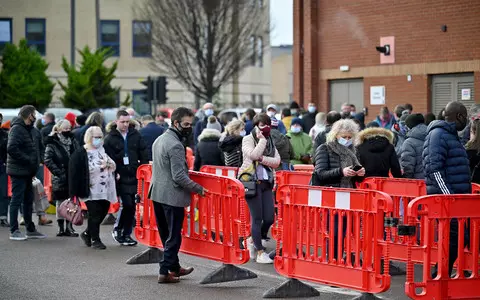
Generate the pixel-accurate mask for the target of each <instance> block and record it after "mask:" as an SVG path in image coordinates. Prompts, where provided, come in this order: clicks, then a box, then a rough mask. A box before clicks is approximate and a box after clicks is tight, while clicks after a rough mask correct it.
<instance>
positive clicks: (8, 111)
mask: <svg viewBox="0 0 480 300" xmlns="http://www.w3.org/2000/svg"><path fill="white" fill-rule="evenodd" d="M19 111H20V108H0V114H2V115H3V123H5V122H7V121H10V122H11V121H12V119H13V118H15V117H18V112H19ZM35 117H36V118H37V120H39V119H41V118H42V117H43V115H42V114H41V113H39V112H38V111H35Z"/></svg>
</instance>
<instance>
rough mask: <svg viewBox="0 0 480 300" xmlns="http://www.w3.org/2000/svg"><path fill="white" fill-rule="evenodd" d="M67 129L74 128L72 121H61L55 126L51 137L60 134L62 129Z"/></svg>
mask: <svg viewBox="0 0 480 300" xmlns="http://www.w3.org/2000/svg"><path fill="white" fill-rule="evenodd" d="M65 128H72V124H70V121H68V120H60V121H58V122H57V124H55V126H53V128H52V132H50V135H55V134H57V133H60V132H61V130H62V129H65Z"/></svg>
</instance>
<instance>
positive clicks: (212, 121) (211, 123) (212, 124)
mask: <svg viewBox="0 0 480 300" xmlns="http://www.w3.org/2000/svg"><path fill="white" fill-rule="evenodd" d="M206 128H207V129H216V130H218V132H222V125H220V123H218V121H217V118H216V117H215V116H210V117H209V118H208V123H207V127H206Z"/></svg>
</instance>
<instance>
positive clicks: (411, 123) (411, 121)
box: [402, 114, 425, 129]
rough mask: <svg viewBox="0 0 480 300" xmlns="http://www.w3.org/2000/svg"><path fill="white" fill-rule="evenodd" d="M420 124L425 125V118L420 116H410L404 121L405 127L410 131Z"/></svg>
mask: <svg viewBox="0 0 480 300" xmlns="http://www.w3.org/2000/svg"><path fill="white" fill-rule="evenodd" d="M402 117H403V116H402ZM422 123H425V118H424V117H423V115H422V114H411V115H409V116H408V117H407V118H406V120H405V125H407V127H408V128H410V129H412V128H414V127H415V126H417V125H418V124H422Z"/></svg>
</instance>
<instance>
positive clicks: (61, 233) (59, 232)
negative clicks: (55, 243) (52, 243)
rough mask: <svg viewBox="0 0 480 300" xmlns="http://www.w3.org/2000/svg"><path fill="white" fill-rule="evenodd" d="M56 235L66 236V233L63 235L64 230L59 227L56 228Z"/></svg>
mask: <svg viewBox="0 0 480 300" xmlns="http://www.w3.org/2000/svg"><path fill="white" fill-rule="evenodd" d="M57 236H66V235H65V230H63V229H59V230H58V233H57Z"/></svg>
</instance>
